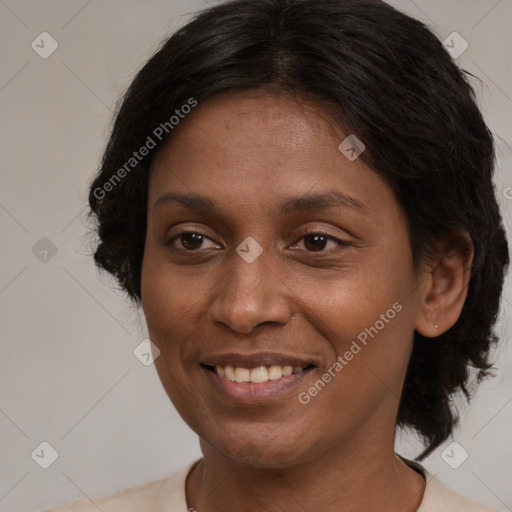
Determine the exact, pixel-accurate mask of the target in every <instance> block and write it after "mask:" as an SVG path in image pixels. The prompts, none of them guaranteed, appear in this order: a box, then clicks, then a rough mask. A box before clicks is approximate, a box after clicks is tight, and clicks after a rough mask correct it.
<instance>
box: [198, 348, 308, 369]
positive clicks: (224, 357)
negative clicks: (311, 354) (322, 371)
mask: <svg viewBox="0 0 512 512" xmlns="http://www.w3.org/2000/svg"><path fill="white" fill-rule="evenodd" d="M201 362H202V364H204V365H206V366H216V365H219V366H228V365H230V366H237V367H239V368H256V367H257V366H271V365H278V366H302V367H303V368H304V367H306V366H310V365H313V366H317V365H316V364H315V361H314V360H313V359H312V358H306V357H298V356H297V355H289V354H279V353H276V352H258V353H254V354H239V353H235V352H232V353H224V354H217V355H211V356H208V357H206V358H204V359H203V360H202V361H201Z"/></svg>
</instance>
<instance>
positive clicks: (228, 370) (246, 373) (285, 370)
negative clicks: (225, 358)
mask: <svg viewBox="0 0 512 512" xmlns="http://www.w3.org/2000/svg"><path fill="white" fill-rule="evenodd" d="M203 366H204V367H205V368H206V369H208V370H210V371H212V372H215V373H216V374H217V375H218V376H219V377H221V378H222V379H225V380H228V381H232V382H267V381H270V380H278V379H281V378H282V377H288V376H290V375H292V374H298V373H302V372H304V371H305V370H308V369H310V368H313V365H308V366H305V367H304V366H290V365H284V366H281V365H275V364H273V365H267V366H266V365H261V366H256V367H255V368H244V367H241V366H232V365H226V366H222V365H215V366H208V365H203Z"/></svg>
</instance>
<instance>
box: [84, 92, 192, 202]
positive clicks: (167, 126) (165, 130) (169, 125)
mask: <svg viewBox="0 0 512 512" xmlns="http://www.w3.org/2000/svg"><path fill="white" fill-rule="evenodd" d="M197 104H198V102H197V100H196V99H194V98H189V99H188V100H187V102H186V103H184V104H183V105H182V106H181V107H180V108H179V109H178V108H177V109H176V110H175V111H174V115H172V116H171V117H170V119H169V121H166V122H164V123H160V124H159V125H158V126H157V127H156V128H155V129H154V130H153V132H152V133H151V135H148V138H147V139H146V142H145V143H144V144H143V145H142V146H141V147H140V148H139V150H138V151H134V152H133V153H132V156H131V157H130V158H128V160H127V161H126V162H125V163H124V164H123V165H122V166H121V167H120V168H119V169H118V170H117V171H116V172H115V173H114V174H113V175H112V176H111V177H110V178H109V179H108V180H107V181H106V182H105V183H104V184H103V185H102V186H101V187H96V188H95V189H94V191H93V194H94V197H95V198H96V199H98V200H100V201H101V200H102V199H105V197H106V196H107V194H108V193H109V192H111V191H112V190H114V188H115V187H116V186H117V185H119V183H121V182H122V181H123V179H124V178H125V177H126V176H127V175H128V174H129V173H130V172H131V171H132V169H134V168H135V167H137V165H138V164H139V162H142V160H144V158H145V157H146V156H148V155H149V153H150V151H151V150H152V149H154V148H155V147H156V145H157V142H156V140H157V141H158V142H161V141H162V140H163V138H164V137H165V136H166V135H167V134H169V133H170V132H171V131H172V130H173V129H174V128H175V127H176V126H177V125H178V124H180V122H181V120H182V119H185V117H186V116H187V115H188V114H190V112H192V109H193V108H194V107H197ZM155 139H156V140H155Z"/></svg>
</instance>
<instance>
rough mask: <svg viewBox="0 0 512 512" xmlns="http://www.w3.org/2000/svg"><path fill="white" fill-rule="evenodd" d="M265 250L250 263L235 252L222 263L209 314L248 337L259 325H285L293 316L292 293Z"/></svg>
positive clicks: (216, 320) (212, 318)
mask: <svg viewBox="0 0 512 512" xmlns="http://www.w3.org/2000/svg"><path fill="white" fill-rule="evenodd" d="M271 260H272V257H271V256H269V255H267V254H265V251H263V253H262V254H261V255H260V256H259V257H258V258H257V259H256V260H255V261H253V262H252V263H248V262H247V261H245V260H244V259H243V258H242V257H240V256H239V255H238V254H237V253H234V254H233V256H232V258H230V259H229V260H226V267H227V269H226V271H225V272H224V273H223V274H224V277H223V278H222V279H221V281H220V282H219V283H218V284H217V285H216V287H215V296H214V300H213V302H212V304H211V308H210V315H211V320H212V321H213V322H214V323H221V324H224V325H226V326H228V327H229V328H231V329H232V330H233V331H236V332H238V333H242V334H250V333H251V332H252V331H253V329H255V328H256V327H257V326H258V325H260V324H263V323H269V322H270V323H275V324H280V325H285V324H286V323H287V322H289V321H290V320H291V318H292V317H293V291H292V289H291V288H292V287H290V286H289V285H287V283H286V279H285V278H284V277H283V276H282V275H280V274H281V273H280V272H279V271H278V268H277V267H278V265H277V264H276V263H275V262H273V261H271Z"/></svg>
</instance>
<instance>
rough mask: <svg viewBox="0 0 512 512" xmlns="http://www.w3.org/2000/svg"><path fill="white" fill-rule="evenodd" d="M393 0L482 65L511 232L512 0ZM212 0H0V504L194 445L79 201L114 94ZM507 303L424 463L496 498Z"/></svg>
mask: <svg viewBox="0 0 512 512" xmlns="http://www.w3.org/2000/svg"><path fill="white" fill-rule="evenodd" d="M211 2H213V0H211ZM391 3H392V4H393V5H395V6H397V7H399V8H401V9H402V10H404V11H405V12H407V13H409V14H411V15H413V16H415V17H417V18H419V19H421V20H422V21H424V22H426V23H427V24H428V26H429V27H431V29H432V30H433V31H434V32H435V33H436V34H437V35H438V37H439V38H440V39H441V40H444V39H445V38H446V37H448V36H449V35H450V34H451V33H452V32H454V31H455V32H458V33H459V34H460V35H461V36H462V37H463V38H464V39H465V40H466V41H467V42H468V44H469V47H468V49H467V50H466V51H465V52H464V53H463V54H462V55H461V56H460V58H458V59H456V61H457V63H459V64H460V65H461V66H462V67H463V68H465V69H467V70H468V71H470V72H472V73H473V74H474V75H476V76H478V77H479V78H480V79H481V81H482V82H481V83H480V82H478V81H477V80H473V82H472V83H473V84H474V85H475V88H476V92H477V95H478V98H479V102H480V105H481V108H482V110H483V112H484V115H485V118H486V120H487V122H488V124H489V126H490V128H491V130H492V131H493V133H494V134H495V136H496V141H497V147H498V169H497V176H496V190H497V195H498V197H499V200H500V202H501V205H502V209H503V215H504V217H505V222H506V225H507V231H508V235H509V237H511V225H512V222H511V219H512V204H511V203H512V199H511V198H512V189H508V188H507V187H512V175H511V170H512V169H511V163H512V161H511V157H512V149H511V148H512V124H511V119H512V67H511V61H512V58H511V57H512V39H511V37H512V36H511V33H512V30H511V26H512V0H500V1H499V0H475V1H473V0H472V1H467V0H414V1H412V0H400V1H398V0H397V1H393V2H391ZM206 5H207V4H206V2H204V1H201V0H191V1H179V0H167V1H163V0H150V1H136V0H103V1H99V0H89V1H87V0H37V1H36V0H32V1H30V0H0V34H1V35H0V37H1V43H2V44H0V58H1V66H0V123H1V141H2V142H1V144H2V146H1V148H2V149H1V172H0V226H1V233H2V260H1V265H0V311H1V326H2V329H3V331H2V342H1V345H0V447H1V448H0V449H1V451H0V460H1V462H0V511H10V512H13V511H16V512H33V511H36V510H39V509H41V508H45V507H50V506H57V505H61V504H66V503H69V502H71V501H72V500H75V499H77V498H80V497H84V496H90V497H95V496H101V495H104V494H110V493H113V492H115V491H118V490H120V489H123V488H126V487H129V486H134V485H138V484H141V483H144V482H147V481H149V480H153V479H156V478H162V477H164V476H166V475H169V474H170V473H172V472H174V471H175V470H177V469H179V468H181V467H182V466H184V465H185V464H187V463H189V462H191V461H193V460H194V459H196V458H197V457H199V456H200V451H199V447H198V442H197V438H196V436H195V434H194V433H193V432H191V431H190V429H189V428H188V427H187V426H186V425H185V424H184V422H183V421H182V420H181V418H180V417H179V416H178V414H177V413H176V412H175V410H174V408H173V407H172V404H171V403H170V401H169V400H168V398H167V396H166V395H165V393H164V391H163V389H162V388H161V385H160V382H159V380H158V377H157V374H156V371H155V368H154V366H153V365H150V366H145V365H143V364H142V363H141V362H140V361H139V360H138V359H137V358H136V357H135V355H134V353H133V351H134V349H135V347H137V345H138V344H139V343H140V342H141V341H142V340H143V339H144V338H146V331H145V325H144V319H143V317H142V314H141V313H140V312H138V311H137V310H135V309H134V308H133V307H132V306H131V305H130V304H129V303H128V302H127V301H126V300H125V299H124V298H123V296H122V294H121V293H120V292H119V291H116V289H115V286H114V285H115V283H113V281H112V280H109V279H108V277H106V276H99V275H98V273H97V272H96V270H95V268H94V264H93V261H92V258H91V257H90V255H89V252H90V250H91V248H90V243H89V240H90V239H89V238H88V237H87V224H86V218H85V212H86V210H85V206H86V198H87V192H88V190H87V186H88V181H89V180H90V178H91V176H92V175H93V173H94V172H95V170H96V169H97V166H98V163H99V159H100V156H101V152H102V150H103V148H104V146H105V143H106V140H107V137H108V133H109V126H110V122H111V119H112V112H113V111H114V109H115V105H116V101H117V100H118V98H119V97H120V95H121V93H122V92H123V91H124V90H125V88H126V87H127V85H128V84H129V83H130V80H131V78H133V76H134V73H135V72H136V71H137V70H138V68H139V67H140V66H141V65H142V64H143V63H144V62H145V61H146V60H147V59H148V58H149V57H150V55H151V54H152V53H153V52H154V50H155V49H156V47H157V45H158V44H159V43H160V41H161V40H162V39H163V38H164V37H166V36H168V35H169V34H170V33H171V32H173V31H174V30H175V29H176V28H177V27H179V26H181V25H182V24H184V23H185V22H186V21H187V20H188V19H189V17H190V15H191V14H192V13H193V12H194V11H196V10H198V9H201V8H203V7H205V6H206ZM42 32H48V33H49V34H50V35H51V37H52V38H53V39H54V40H55V41H56V43H53V42H51V40H50V39H48V36H44V37H45V38H46V39H45V41H46V44H45V45H44V46H45V51H48V50H49V49H51V44H58V48H57V50H56V51H55V52H54V53H53V54H52V55H51V56H49V57H48V58H46V59H43V58H42V57H41V56H40V53H41V52H42V51H43V48H39V49H38V51H36V50H35V49H34V48H33V47H32V46H31V43H32V42H33V41H36V43H37V41H40V39H41V37H42V36H40V34H41V33H42ZM39 46H43V45H42V44H41V43H39ZM507 190H508V192H507ZM511 238H512V237H511ZM511 304H512V297H511V293H510V284H509V281H507V287H506V291H505V300H504V302H503V308H502V312H501V316H500V323H499V332H500V334H501V335H502V336H503V338H504V339H503V343H502V345H501V347H500V349H499V350H498V351H497V352H496V353H495V357H496V367H497V369H498V371H497V377H496V378H494V379H493V380H490V381H488V382H486V383H485V385H483V386H482V387H481V388H480V390H479V393H478V395H477V397H476V399H475V400H474V402H473V403H472V404H471V407H467V406H466V405H465V404H464V402H460V411H461V423H462V426H461V428H459V429H458V430H457V431H456V432H455V434H454V436H453V439H450V440H449V441H447V442H446V443H445V444H444V445H443V447H442V448H440V449H439V450H438V451H437V452H436V453H435V454H434V455H433V456H431V457H429V458H428V459H426V461H425V462H424V464H425V465H426V466H427V468H428V469H430V470H431V471H432V472H433V473H435V474H436V475H437V476H438V477H439V478H440V479H442V480H443V481H444V482H445V483H446V484H448V485H450V486H451V487H453V488H454V489H456V490H458V491H459V492H461V493H463V494H466V495H467V496H470V497H472V498H474V499H476V500H479V501H482V502H484V503H487V504H489V505H491V506H494V507H495V508H498V509H501V510H512V486H510V483H511V481H512V442H511V436H510V425H511V422H512V363H511V348H510V332H511V329H510V318H511ZM453 441H456V442H457V443H458V445H456V449H457V450H460V449H461V448H463V449H464V450H465V451H466V452H467V453H468V455H469V456H468V458H467V460H466V461H465V462H464V463H463V464H461V465H460V466H459V467H458V468H457V469H453V468H452V467H450V466H449V465H448V464H447V463H446V462H445V460H444V459H443V457H442V456H441V454H442V452H443V450H444V449H445V448H447V447H449V445H450V444H451V443H452V442H453ZM42 442H46V443H49V445H50V446H51V447H52V448H53V450H55V451H56V452H57V459H56V460H55V462H53V464H51V465H50V466H49V467H48V468H47V469H43V468H42V467H40V465H39V463H38V461H39V462H40V461H41V460H42V458H43V457H42V456H41V450H43V453H44V454H45V457H51V454H52V453H53V452H52V451H51V450H52V449H51V448H49V447H48V445H41V443H42ZM459 445H460V446H459ZM419 448H420V446H419V444H418V443H417V442H416V441H415V440H414V439H411V438H410V437H409V438H403V439H402V438H401V439H399V440H398V442H397V450H398V451H399V453H402V454H404V455H405V456H409V457H413V456H414V455H415V454H417V453H419ZM451 449H453V446H452V447H451V448H449V450H451ZM37 454H40V457H39V459H38V458H37ZM46 460H49V459H46Z"/></svg>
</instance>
